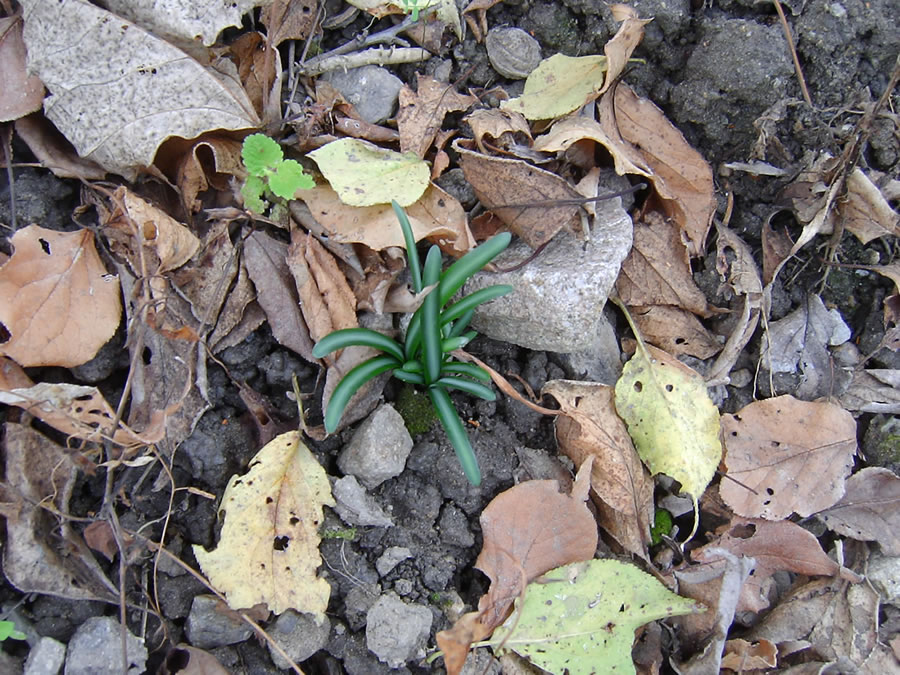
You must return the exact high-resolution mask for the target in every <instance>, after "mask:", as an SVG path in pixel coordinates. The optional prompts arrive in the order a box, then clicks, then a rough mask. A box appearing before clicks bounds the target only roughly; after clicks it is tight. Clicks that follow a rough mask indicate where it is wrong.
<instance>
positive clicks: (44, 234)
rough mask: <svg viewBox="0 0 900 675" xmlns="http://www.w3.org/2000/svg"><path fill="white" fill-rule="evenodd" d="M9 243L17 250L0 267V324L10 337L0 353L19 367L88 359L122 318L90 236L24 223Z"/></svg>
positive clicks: (113, 282)
mask: <svg viewBox="0 0 900 675" xmlns="http://www.w3.org/2000/svg"><path fill="white" fill-rule="evenodd" d="M10 241H11V243H12V245H13V247H14V248H15V252H14V253H13V256H12V258H10V259H9V261H8V262H7V263H6V264H5V265H4V266H3V267H2V268H0V322H2V323H3V325H5V326H6V329H7V330H8V331H9V333H10V334H11V337H10V339H9V341H7V342H5V343H3V344H0V352H2V353H4V354H7V355H8V356H10V357H12V358H13V359H15V360H16V361H17V362H18V363H19V364H21V365H22V366H25V367H28V366H63V367H65V368H71V367H73V366H78V365H81V364H82V363H85V362H86V361H89V360H90V359H92V358H93V357H94V355H95V354H96V353H97V351H98V350H99V349H100V347H102V346H103V345H104V344H105V343H106V342H107V341H108V340H109V339H110V338H111V337H112V336H113V334H114V333H115V332H116V328H118V326H119V319H120V318H121V315H122V304H121V300H120V295H119V280H118V278H116V276H115V275H114V274H108V273H107V271H106V268H105V267H104V266H103V261H102V260H101V259H100V256H99V255H98V254H97V251H96V249H95V248H94V235H93V234H92V233H91V232H90V231H89V230H81V231H79V232H56V231H54V230H48V229H45V228H43V227H39V226H38V225H29V226H28V227H25V228H22V229H20V230H19V231H18V232H16V233H15V234H14V235H13V236H12V239H11V240H10Z"/></svg>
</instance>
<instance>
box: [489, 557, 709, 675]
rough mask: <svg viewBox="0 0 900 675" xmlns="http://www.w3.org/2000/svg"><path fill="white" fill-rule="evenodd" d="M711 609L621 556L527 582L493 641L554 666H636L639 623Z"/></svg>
mask: <svg viewBox="0 0 900 675" xmlns="http://www.w3.org/2000/svg"><path fill="white" fill-rule="evenodd" d="M701 611H703V608H702V607H700V606H698V605H697V604H696V603H695V602H694V601H693V600H690V599H688V598H682V597H680V596H678V595H675V594H674V593H672V592H671V591H669V590H668V589H667V588H666V587H665V586H663V585H662V584H661V583H659V582H658V581H657V580H656V579H654V578H653V577H652V576H650V575H649V574H647V573H646V572H642V571H641V570H639V569H638V568H637V567H635V566H634V565H628V564H626V563H622V562H619V561H618V560H588V561H587V562H577V563H572V564H570V565H565V566H563V567H557V568H556V569H555V570H552V571H550V572H548V573H547V574H545V575H544V576H542V577H540V578H539V579H537V580H535V581H533V582H532V583H530V584H529V585H528V587H527V588H526V590H525V598H524V600H523V601H522V602H521V607H520V609H519V611H518V612H514V613H513V614H512V616H510V618H509V619H507V621H506V623H504V624H503V626H501V627H500V628H498V629H497V630H496V631H494V634H493V636H492V637H491V640H490V643H489V644H491V645H492V646H494V647H495V648H499V647H502V648H505V649H511V650H513V651H515V652H516V653H518V654H520V655H521V656H524V657H526V658H528V659H530V660H531V661H532V663H534V664H536V665H538V666H540V667H541V668H543V669H544V670H547V671H549V672H551V673H558V674H559V675H562V674H563V673H568V674H569V675H588V674H589V673H625V674H628V673H634V672H635V670H634V663H633V662H632V660H631V646H632V643H633V642H634V631H635V629H637V628H638V627H640V626H643V625H644V624H645V623H648V622H650V621H654V620H656V619H662V618H665V617H670V616H681V615H683V614H692V613H697V612H701Z"/></svg>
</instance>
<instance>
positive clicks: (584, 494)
mask: <svg viewBox="0 0 900 675" xmlns="http://www.w3.org/2000/svg"><path fill="white" fill-rule="evenodd" d="M592 464H593V460H592V459H590V458H588V459H587V460H586V461H585V462H584V463H583V464H582V465H581V468H580V469H579V470H578V475H577V476H576V478H575V484H574V486H573V487H572V494H570V495H567V494H562V493H561V492H559V485H558V483H557V482H556V481H552V480H535V481H527V482H525V483H520V484H519V485H516V486H514V487H512V488H510V489H509V490H506V491H505V492H502V493H500V494H499V495H497V496H496V497H494V499H493V500H491V503H490V504H488V505H487V507H485V509H484V511H483V512H482V514H481V530H482V533H483V535H484V544H483V547H482V549H481V553H479V554H478V560H476V561H475V567H477V568H478V569H480V570H481V571H482V572H484V573H485V574H486V575H487V576H488V577H489V578H490V580H491V586H490V588H489V589H488V592H487V594H486V595H485V596H484V597H483V598H482V599H481V601H479V603H478V606H479V609H481V610H482V614H481V623H483V624H484V625H485V626H486V627H488V628H489V629H490V630H493V629H494V628H495V627H496V626H499V625H500V624H501V623H502V622H503V621H504V619H506V615H507V614H508V612H509V609H510V608H511V607H512V604H513V602H514V601H515V599H516V598H517V597H519V596H520V595H521V594H522V592H523V591H524V590H525V586H526V585H528V583H529V582H531V581H532V580H534V579H536V578H537V577H539V576H540V575H541V574H544V573H545V572H549V571H550V570H552V569H555V568H557V567H560V566H562V565H567V564H569V563H571V562H577V561H580V560H590V559H591V558H593V557H594V553H595V551H596V550H597V523H596V522H595V521H594V517H593V516H592V515H591V512H590V510H588V508H587V506H586V505H585V503H584V502H585V500H586V499H587V498H588V491H589V490H590V475H591V465H592Z"/></svg>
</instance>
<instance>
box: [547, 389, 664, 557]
mask: <svg viewBox="0 0 900 675" xmlns="http://www.w3.org/2000/svg"><path fill="white" fill-rule="evenodd" d="M541 394H549V395H551V396H553V398H555V399H556V400H557V401H558V402H559V405H560V409H561V410H562V414H561V415H558V416H557V418H556V438H557V442H558V443H559V449H560V451H562V452H563V454H565V455H566V456H567V457H569V458H570V459H571V460H572V461H573V462H574V463H575V466H576V467H580V466H581V465H582V464H583V463H584V462H585V460H586V459H587V458H588V457H593V458H594V463H593V466H592V469H591V488H592V492H591V497H592V498H593V501H594V503H595V504H596V505H597V509H598V512H599V514H598V515H599V523H600V526H601V527H603V528H604V529H605V530H606V531H607V532H608V533H609V534H610V535H611V536H612V537H613V538H614V539H615V540H616V541H618V542H619V544H621V545H622V547H623V548H624V549H625V550H627V551H629V552H631V553H634V554H636V555H638V556H640V557H642V558H644V559H645V560H646V559H647V546H648V545H649V543H650V525H651V523H652V522H653V480H652V479H651V477H650V473H649V472H648V471H647V469H646V468H644V465H643V464H642V463H641V460H640V458H639V457H638V455H637V452H636V451H635V449H634V445H633V444H632V442H631V437H630V436H629V435H628V429H627V428H626V427H625V424H624V422H622V420H621V418H619V416H618V415H617V414H616V411H615V403H614V401H613V397H614V395H615V392H614V389H613V388H612V387H609V386H606V385H603V384H597V383H594V382H572V381H569V380H552V381H550V382H547V383H546V384H545V385H544V387H543V388H542V389H541Z"/></svg>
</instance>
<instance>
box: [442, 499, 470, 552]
mask: <svg viewBox="0 0 900 675" xmlns="http://www.w3.org/2000/svg"><path fill="white" fill-rule="evenodd" d="M438 530H439V531H440V533H441V541H442V542H443V543H445V544H450V545H452V546H460V547H461V548H469V547H470V546H473V545H474V544H475V535H473V534H472V530H470V529H469V519H468V518H466V514H465V513H463V512H462V510H461V509H459V508H457V507H455V506H453V505H452V504H445V505H444V508H443V509H442V510H441V517H440V519H438Z"/></svg>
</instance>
